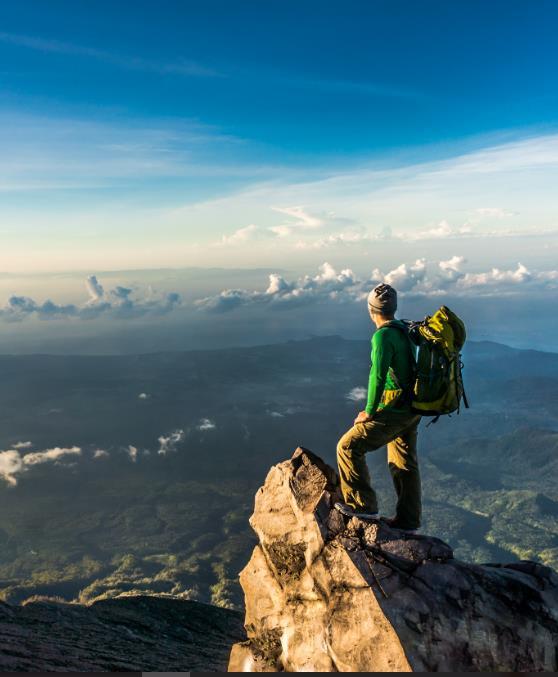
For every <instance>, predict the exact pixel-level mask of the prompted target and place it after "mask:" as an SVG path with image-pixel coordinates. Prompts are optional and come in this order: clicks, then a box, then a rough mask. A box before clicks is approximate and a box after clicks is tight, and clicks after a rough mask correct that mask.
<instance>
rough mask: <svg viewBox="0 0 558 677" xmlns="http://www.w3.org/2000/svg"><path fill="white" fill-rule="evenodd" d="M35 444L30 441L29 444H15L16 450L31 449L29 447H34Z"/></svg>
mask: <svg viewBox="0 0 558 677" xmlns="http://www.w3.org/2000/svg"><path fill="white" fill-rule="evenodd" d="M32 446H33V443H32V442H31V441H30V440H28V441H27V442H16V443H15V444H14V449H29V447H32Z"/></svg>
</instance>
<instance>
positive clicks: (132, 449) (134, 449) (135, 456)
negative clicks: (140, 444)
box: [126, 444, 138, 463]
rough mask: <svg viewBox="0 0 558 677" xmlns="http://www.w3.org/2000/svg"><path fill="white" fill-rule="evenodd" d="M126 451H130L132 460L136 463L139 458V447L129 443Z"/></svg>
mask: <svg viewBox="0 0 558 677" xmlns="http://www.w3.org/2000/svg"><path fill="white" fill-rule="evenodd" d="M126 452H127V453H128V456H129V457H130V460H131V461H133V462H134V463H135V462H136V461H137V460H138V448H137V447H134V445H133V444H129V445H128V446H127V448H126Z"/></svg>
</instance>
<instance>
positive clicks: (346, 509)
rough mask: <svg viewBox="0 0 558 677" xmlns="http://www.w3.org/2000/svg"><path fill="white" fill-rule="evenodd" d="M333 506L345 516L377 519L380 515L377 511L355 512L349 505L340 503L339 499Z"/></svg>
mask: <svg viewBox="0 0 558 677" xmlns="http://www.w3.org/2000/svg"><path fill="white" fill-rule="evenodd" d="M334 508H335V509H336V510H338V511H339V512H340V513H341V514H342V515H345V517H358V518H359V519H361V520H377V519H379V517H380V515H379V513H377V512H357V511H356V510H354V509H353V508H351V506H350V505H347V504H346V503H341V502H340V501H337V503H336V504H335V505H334Z"/></svg>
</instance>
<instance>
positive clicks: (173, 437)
mask: <svg viewBox="0 0 558 677" xmlns="http://www.w3.org/2000/svg"><path fill="white" fill-rule="evenodd" d="M184 437H185V434H184V430H180V429H178V430H175V431H174V432H172V433H170V434H168V435H161V436H160V437H159V439H158V442H159V449H158V451H157V453H158V454H161V455H163V456H164V455H165V454H167V453H169V452H172V451H175V450H176V447H177V445H178V444H179V443H180V442H182V441H183V440H184Z"/></svg>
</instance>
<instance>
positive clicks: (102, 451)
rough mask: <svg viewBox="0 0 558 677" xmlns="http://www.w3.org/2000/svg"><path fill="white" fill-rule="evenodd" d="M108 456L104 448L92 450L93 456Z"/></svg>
mask: <svg viewBox="0 0 558 677" xmlns="http://www.w3.org/2000/svg"><path fill="white" fill-rule="evenodd" d="M108 456H109V453H108V451H106V450H105V449H95V451H94V452H93V458H107V457H108Z"/></svg>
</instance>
